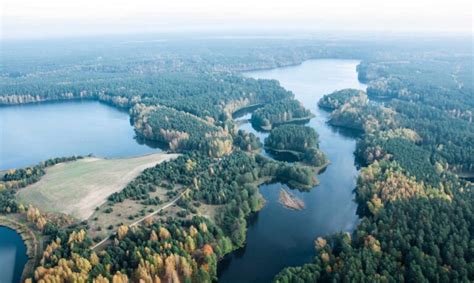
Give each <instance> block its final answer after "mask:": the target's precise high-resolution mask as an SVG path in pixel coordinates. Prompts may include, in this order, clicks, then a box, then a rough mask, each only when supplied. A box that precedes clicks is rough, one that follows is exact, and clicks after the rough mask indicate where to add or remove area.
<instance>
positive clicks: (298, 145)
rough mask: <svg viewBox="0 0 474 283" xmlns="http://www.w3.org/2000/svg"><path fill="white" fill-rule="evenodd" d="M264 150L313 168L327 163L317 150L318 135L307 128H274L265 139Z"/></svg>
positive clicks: (289, 126)
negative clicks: (289, 157) (291, 158)
mask: <svg viewBox="0 0 474 283" xmlns="http://www.w3.org/2000/svg"><path fill="white" fill-rule="evenodd" d="M265 149H267V150H268V151H270V152H272V153H274V154H286V155H291V156H292V157H294V159H295V160H296V161H300V162H303V163H305V164H307V165H310V166H314V167H324V166H326V164H327V163H328V160H327V159H326V156H325V155H324V153H323V152H322V151H321V150H319V138H318V134H317V133H316V131H315V130H314V129H313V128H310V127H308V126H303V125H290V124H288V125H282V126H279V127H276V128H274V129H273V130H272V131H271V132H270V135H269V136H268V138H266V139H265Z"/></svg>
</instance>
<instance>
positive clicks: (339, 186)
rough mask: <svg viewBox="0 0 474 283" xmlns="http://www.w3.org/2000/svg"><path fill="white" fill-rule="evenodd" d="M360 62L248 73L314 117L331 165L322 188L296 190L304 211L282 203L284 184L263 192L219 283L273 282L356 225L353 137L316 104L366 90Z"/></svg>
mask: <svg viewBox="0 0 474 283" xmlns="http://www.w3.org/2000/svg"><path fill="white" fill-rule="evenodd" d="M358 63H359V61H353V60H312V61H307V62H305V63H303V64H302V65H299V66H294V67H287V68H279V69H273V70H265V71H257V72H250V73H246V74H245V75H247V76H249V77H254V78H264V79H276V80H278V81H280V84H281V85H282V86H283V87H285V88H286V89H288V90H291V91H292V92H293V93H294V94H295V96H296V99H298V100H299V101H301V102H302V103H303V105H304V106H305V107H306V108H308V109H310V110H311V111H312V112H313V113H314V114H316V117H315V118H313V119H312V120H311V121H310V122H309V123H308V125H309V126H311V127H313V128H315V129H316V131H317V132H318V134H319V136H320V147H321V149H322V150H323V151H324V152H325V153H326V155H327V157H328V158H329V160H330V161H331V164H330V165H329V167H328V168H327V169H326V170H325V171H324V172H323V173H322V174H320V175H319V176H318V179H319V181H320V185H319V186H317V187H315V188H314V189H313V190H311V192H297V191H293V193H294V194H295V195H296V196H297V197H299V198H301V199H302V200H303V201H304V202H305V205H306V208H305V209H304V210H301V211H292V210H288V209H286V208H284V207H283V206H282V205H280V204H279V203H278V194H279V190H280V188H282V187H285V188H286V186H285V185H282V184H279V183H277V184H271V185H262V186H261V187H260V192H261V193H262V194H263V196H264V197H265V199H266V205H265V207H264V208H263V209H262V210H261V211H260V212H259V213H257V214H256V215H254V216H253V217H251V219H249V221H248V222H249V228H248V231H247V245H246V247H245V248H243V249H241V250H238V251H236V252H235V253H233V254H231V255H229V256H228V257H227V258H225V259H224V260H223V261H221V262H220V264H219V281H220V282H270V281H271V280H272V279H273V277H274V276H275V275H276V274H277V273H278V272H279V271H280V270H281V269H283V268H284V267H287V266H296V265H302V264H304V263H308V262H311V261H312V258H313V256H314V250H313V247H314V239H315V238H316V237H318V236H325V235H328V234H333V233H335V232H339V231H352V230H353V229H354V227H355V225H356V224H357V221H358V217H357V215H356V204H355V203H354V202H353V198H354V196H353V193H352V190H353V189H354V187H355V183H356V178H357V174H358V172H357V169H356V167H355V163H354V155H353V152H354V150H355V139H354V135H353V134H351V133H347V132H343V131H340V130H338V129H335V128H333V127H331V126H329V125H328V124H327V123H326V122H327V120H328V113H327V112H325V111H323V110H320V109H319V108H318V107H317V102H318V100H319V99H320V98H321V97H322V95H324V94H327V93H330V92H332V91H334V90H338V89H343V88H357V89H364V90H365V88H366V86H365V85H363V84H361V83H359V82H358V80H357V72H356V66H357V64H358ZM246 118H248V117H246ZM241 129H245V130H247V131H251V132H253V133H255V134H256V135H257V136H259V137H260V139H262V141H263V139H264V138H265V137H266V136H267V135H268V134H266V133H260V132H257V131H255V129H253V128H252V126H251V125H250V124H249V123H246V124H243V125H242V126H241ZM264 154H267V153H264Z"/></svg>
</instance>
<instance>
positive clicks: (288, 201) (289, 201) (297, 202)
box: [278, 188, 305, 210]
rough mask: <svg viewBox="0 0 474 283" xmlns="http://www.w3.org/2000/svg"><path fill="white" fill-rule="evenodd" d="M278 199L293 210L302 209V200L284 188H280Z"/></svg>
mask: <svg viewBox="0 0 474 283" xmlns="http://www.w3.org/2000/svg"><path fill="white" fill-rule="evenodd" d="M278 201H279V202H280V203H281V204H282V205H283V206H284V207H286V208H289V209H293V210H302V209H304V207H305V206H304V202H303V201H302V200H301V199H299V198H297V197H296V196H295V195H294V194H292V193H290V192H287V191H286V190H285V189H283V188H282V189H280V196H279V198H278Z"/></svg>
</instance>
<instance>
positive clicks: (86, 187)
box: [17, 153, 178, 220]
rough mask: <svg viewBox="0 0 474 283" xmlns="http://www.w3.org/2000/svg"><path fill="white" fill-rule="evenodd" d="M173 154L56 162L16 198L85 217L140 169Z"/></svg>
mask: <svg viewBox="0 0 474 283" xmlns="http://www.w3.org/2000/svg"><path fill="white" fill-rule="evenodd" d="M177 156H178V155H177V154H164V153H157V154H150V155H145V156H140V157H132V158H123V159H100V158H85V159H80V160H77V161H73V162H67V163H61V164H57V165H55V166H53V167H50V168H48V169H47V170H46V175H45V176H43V178H41V180H40V181H39V182H37V183H35V184H33V185H30V186H28V187H26V188H24V189H21V190H19V192H18V195H17V196H18V199H19V200H20V202H21V203H23V204H26V205H27V204H32V205H34V206H35V207H38V208H39V209H40V210H42V211H50V212H60V213H65V214H69V215H71V216H73V217H75V218H78V219H81V220H83V219H87V218H88V217H89V216H90V215H92V213H93V212H94V210H95V208H96V207H98V206H100V205H101V204H103V203H104V202H105V201H106V200H107V197H108V196H109V195H111V194H112V193H114V192H118V191H120V190H122V189H123V188H124V187H125V185H126V184H127V183H128V182H130V181H131V180H132V179H133V178H135V177H136V176H138V174H140V172H142V171H143V170H144V169H146V168H149V167H152V166H154V165H156V164H158V163H160V162H163V161H167V160H170V159H172V158H176V157H177Z"/></svg>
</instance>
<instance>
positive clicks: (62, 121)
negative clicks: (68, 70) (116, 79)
mask: <svg viewBox="0 0 474 283" xmlns="http://www.w3.org/2000/svg"><path fill="white" fill-rule="evenodd" d="M129 119H130V118H129V115H128V113H127V112H125V111H119V110H118V109H116V108H114V107H111V106H109V105H106V104H103V103H100V102H97V101H67V102H58V103H41V104H27V105H15V106H7V107H0V137H1V138H0V170H5V169H10V168H20V167H25V166H29V165H34V164H37V163H38V162H40V161H42V160H46V159H49V158H52V157H62V156H71V155H87V154H90V153H92V154H93V155H95V156H98V157H125V156H135V155H143V154H146V153H151V152H157V151H159V149H155V148H153V145H152V144H149V145H145V144H143V142H140V141H139V140H137V139H136V138H135V132H134V130H133V127H132V126H131V125H130V122H129Z"/></svg>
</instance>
